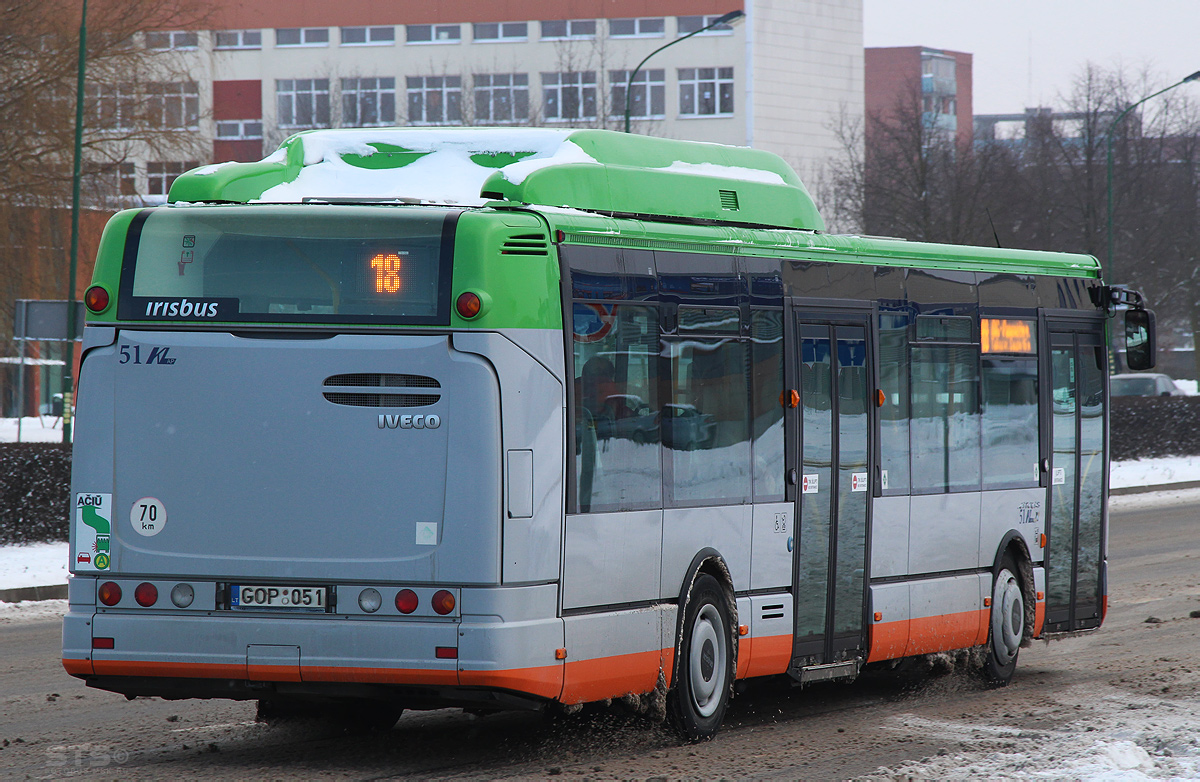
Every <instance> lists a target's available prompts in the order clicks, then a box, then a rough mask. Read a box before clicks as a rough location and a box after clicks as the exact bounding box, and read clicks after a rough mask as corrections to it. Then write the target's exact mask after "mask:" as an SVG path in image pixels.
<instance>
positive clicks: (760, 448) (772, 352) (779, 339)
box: [750, 310, 784, 502]
mask: <svg viewBox="0 0 1200 782" xmlns="http://www.w3.org/2000/svg"><path fill="white" fill-rule="evenodd" d="M750 334H751V344H750V350H751V363H752V366H751V378H750V379H751V394H752V398H753V406H752V410H751V415H752V421H751V436H752V438H753V447H754V501H755V502H780V501H782V500H783V498H784V470H783V464H784V454H783V447H784V446H783V442H784V440H783V406H782V405H781V404H780V401H779V396H780V394H781V393H782V392H783V311H782V310H754V311H753V312H751V313H750Z"/></svg>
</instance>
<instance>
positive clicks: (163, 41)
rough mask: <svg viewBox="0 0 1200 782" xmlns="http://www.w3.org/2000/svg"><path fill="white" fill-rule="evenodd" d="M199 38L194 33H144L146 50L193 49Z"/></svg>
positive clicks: (174, 31)
mask: <svg viewBox="0 0 1200 782" xmlns="http://www.w3.org/2000/svg"><path fill="white" fill-rule="evenodd" d="M198 45H199V36H197V35H196V33H195V31H187V30H171V31H155V32H149V33H146V48H147V49H195V48H196V47H197V46H198Z"/></svg>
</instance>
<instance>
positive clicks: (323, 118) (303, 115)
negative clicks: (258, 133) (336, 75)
mask: <svg viewBox="0 0 1200 782" xmlns="http://www.w3.org/2000/svg"><path fill="white" fill-rule="evenodd" d="M275 108H276V114H277V116H276V122H278V123H279V126H280V127H284V128H327V127H329V79H276V80H275Z"/></svg>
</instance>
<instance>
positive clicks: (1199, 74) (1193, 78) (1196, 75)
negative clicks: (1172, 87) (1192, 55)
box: [1183, 71, 1200, 84]
mask: <svg viewBox="0 0 1200 782" xmlns="http://www.w3.org/2000/svg"><path fill="white" fill-rule="evenodd" d="M1197 79H1200V71H1196V72H1195V73H1193V74H1192V75H1191V76H1188V77H1187V78H1185V79H1184V80H1183V83H1184V84H1187V83H1188V82H1189V81H1196V80H1197Z"/></svg>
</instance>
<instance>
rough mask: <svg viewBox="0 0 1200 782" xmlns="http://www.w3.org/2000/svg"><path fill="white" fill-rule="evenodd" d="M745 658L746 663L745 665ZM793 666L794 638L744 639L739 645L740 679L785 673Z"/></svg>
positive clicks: (764, 637) (775, 636) (787, 636)
mask: <svg viewBox="0 0 1200 782" xmlns="http://www.w3.org/2000/svg"><path fill="white" fill-rule="evenodd" d="M743 657H744V658H745V663H743ZM791 664H792V636H790V635H765V636H762V637H760V638H743V639H742V640H741V643H740V644H739V645H738V678H748V677H751V676H771V675H772V674H777V673H783V672H784V671H786V670H787V669H788V666H789V665H791Z"/></svg>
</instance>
